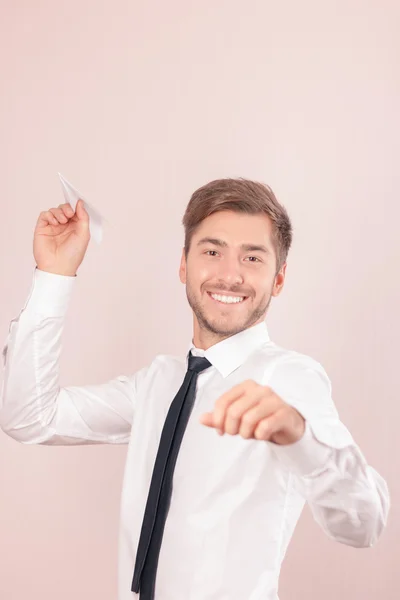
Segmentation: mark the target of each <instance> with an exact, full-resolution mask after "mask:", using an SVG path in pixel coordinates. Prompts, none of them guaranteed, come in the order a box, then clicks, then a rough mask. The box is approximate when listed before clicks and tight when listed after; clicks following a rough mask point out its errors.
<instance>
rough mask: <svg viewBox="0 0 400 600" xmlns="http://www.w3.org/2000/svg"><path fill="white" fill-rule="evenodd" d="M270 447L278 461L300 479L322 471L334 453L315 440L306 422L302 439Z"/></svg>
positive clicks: (331, 449)
mask: <svg viewBox="0 0 400 600" xmlns="http://www.w3.org/2000/svg"><path fill="white" fill-rule="evenodd" d="M272 445H273V449H274V452H275V454H276V456H277V458H278V460H279V461H280V462H281V463H282V464H284V465H285V466H286V467H287V468H288V469H289V470H290V471H292V472H293V473H295V474H296V475H299V476H301V477H304V476H306V475H310V474H311V473H313V472H314V471H316V470H319V469H323V468H324V467H325V466H326V464H327V463H328V462H329V460H330V458H331V456H332V453H333V452H334V448H332V447H330V446H327V445H326V444H323V443H322V442H320V441H318V440H317V438H316V437H315V435H314V433H313V431H312V428H311V426H310V423H309V421H307V420H306V421H305V430H304V433H303V437H301V438H300V439H299V440H298V441H297V442H294V443H293V444H286V445H283V444H275V443H273V444H272Z"/></svg>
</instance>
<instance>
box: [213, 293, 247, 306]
mask: <svg viewBox="0 0 400 600" xmlns="http://www.w3.org/2000/svg"><path fill="white" fill-rule="evenodd" d="M211 297H212V298H214V300H219V301H220V302H225V304H234V303H238V302H243V300H244V298H242V297H238V296H220V295H219V294H211Z"/></svg>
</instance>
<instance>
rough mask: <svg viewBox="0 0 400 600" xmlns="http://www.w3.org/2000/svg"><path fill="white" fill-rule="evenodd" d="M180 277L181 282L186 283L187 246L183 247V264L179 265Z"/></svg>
mask: <svg viewBox="0 0 400 600" xmlns="http://www.w3.org/2000/svg"><path fill="white" fill-rule="evenodd" d="M179 279H180V280H181V283H186V257H185V248H183V249H182V256H181V264H180V267H179Z"/></svg>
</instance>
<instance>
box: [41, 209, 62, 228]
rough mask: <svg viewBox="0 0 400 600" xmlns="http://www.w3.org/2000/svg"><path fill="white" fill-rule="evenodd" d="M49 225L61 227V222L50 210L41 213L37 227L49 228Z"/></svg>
mask: <svg viewBox="0 0 400 600" xmlns="http://www.w3.org/2000/svg"><path fill="white" fill-rule="evenodd" d="M49 225H50V226H51V225H59V222H58V221H57V219H56V218H55V216H54V215H53V213H51V212H50V211H49V210H46V211H43V212H41V213H40V215H39V217H38V220H37V226H38V227H48V226H49Z"/></svg>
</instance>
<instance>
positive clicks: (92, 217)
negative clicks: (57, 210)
mask: <svg viewBox="0 0 400 600" xmlns="http://www.w3.org/2000/svg"><path fill="white" fill-rule="evenodd" d="M58 176H59V178H60V181H61V186H62V189H63V192H64V198H65V202H67V203H69V204H70V205H71V206H72V210H73V211H74V212H75V210H76V205H77V202H78V200H79V199H81V200H83V203H84V207H85V210H86V212H87V213H88V215H89V230H90V236H91V237H92V238H93V239H94V241H95V242H96V243H97V244H100V243H101V241H102V239H103V222H104V221H106V219H105V218H104V217H102V216H101V214H100V213H99V212H98V211H97V210H96V209H95V208H93V206H91V205H90V204H89V203H88V202H87V201H86V200H85V199H84V197H83V196H82V194H81V193H80V192H78V190H77V189H75V188H74V187H73V186H72V185H71V184H70V183H69V181H67V180H66V179H64V177H63V176H62V175H61V173H58Z"/></svg>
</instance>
